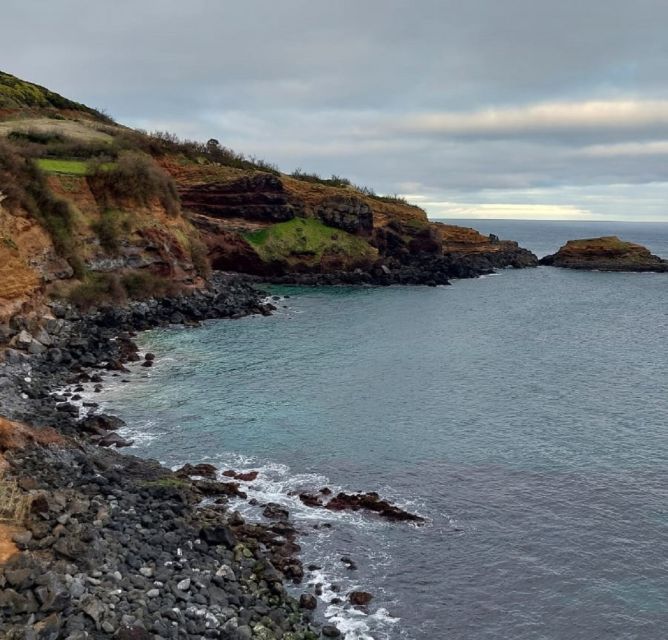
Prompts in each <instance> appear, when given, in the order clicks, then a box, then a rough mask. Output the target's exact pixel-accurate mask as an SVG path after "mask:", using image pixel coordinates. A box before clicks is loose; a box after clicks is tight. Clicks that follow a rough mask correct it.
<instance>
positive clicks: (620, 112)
mask: <svg viewBox="0 0 668 640" xmlns="http://www.w3.org/2000/svg"><path fill="white" fill-rule="evenodd" d="M391 126H392V125H391ZM393 128H394V129H395V130H396V131H397V132H404V133H418V134H422V135H425V134H428V135H444V136H471V137H490V138H497V137H516V136H525V135H529V136H531V135H536V134H551V135H554V134H567V135H576V134H581V133H586V132H596V131H606V132H607V131H612V132H616V133H619V132H620V130H623V131H633V132H638V131H646V130H649V131H651V132H652V133H656V131H657V130H662V131H663V130H667V131H668V100H647V101H642V100H607V101H606V100H596V101H584V102H549V103H541V104H532V105H527V106H521V107H513V108H488V109H484V110H477V111H473V112H469V113H456V112H444V113H427V114H419V115H409V116H405V117H403V118H401V119H399V120H397V121H396V123H394V124H393Z"/></svg>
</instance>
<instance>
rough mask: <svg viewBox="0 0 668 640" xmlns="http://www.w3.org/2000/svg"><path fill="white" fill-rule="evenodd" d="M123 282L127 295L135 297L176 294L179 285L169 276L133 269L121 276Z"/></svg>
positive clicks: (156, 296)
mask: <svg viewBox="0 0 668 640" xmlns="http://www.w3.org/2000/svg"><path fill="white" fill-rule="evenodd" d="M121 283H122V285H123V288H124V289H125V292H126V293H127V296H128V297H129V298H134V299H140V300H141V299H143V298H163V297H165V296H170V295H175V294H177V293H178V292H179V287H178V285H177V284H176V283H174V282H172V281H171V280H170V279H169V278H165V277H164V276H158V275H155V274H154V273H151V272H150V271H132V272H130V273H126V274H125V275H124V276H122V277H121Z"/></svg>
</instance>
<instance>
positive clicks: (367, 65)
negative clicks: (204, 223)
mask: <svg viewBox="0 0 668 640" xmlns="http://www.w3.org/2000/svg"><path fill="white" fill-rule="evenodd" d="M1 16H2V17H1V19H2V38H0V68H1V69H3V70H4V71H7V72H9V73H13V74H14V75H17V76H20V77H22V78H24V79H26V80H30V81H33V82H37V83H38V84H42V85H45V86H47V87H49V88H51V89H53V90H55V91H57V92H59V93H62V94H63V95H65V96H67V97H69V98H73V99H75V100H78V101H81V102H84V103H86V104H88V105H90V106H93V107H98V108H102V109H104V110H105V111H106V112H108V113H109V114H110V115H112V116H113V117H114V118H115V119H116V120H118V121H119V122H122V123H124V124H128V125H130V126H135V127H141V128H144V129H148V130H158V129H159V130H169V131H172V132H175V133H177V134H178V135H180V136H182V137H188V138H195V139H200V140H208V139H209V138H216V139H218V140H219V141H220V142H221V144H224V145H225V146H228V147H231V148H233V149H235V150H238V151H242V152H244V153H246V154H248V155H253V156H257V157H260V158H263V159H265V160H268V161H270V162H273V163H275V164H276V165H278V166H279V168H280V169H281V170H283V171H286V172H290V171H293V170H294V169H297V168H300V169H302V170H305V171H315V172H317V173H319V174H321V175H323V176H329V175H332V174H336V175H341V176H346V177H348V178H350V179H351V180H352V181H353V182H354V183H355V184H359V185H366V186H370V187H373V188H374V189H375V190H376V191H377V192H379V193H387V194H394V193H396V194H401V195H404V196H406V197H407V198H408V199H409V200H411V201H412V202H415V203H416V204H420V205H421V206H423V207H424V208H425V209H426V210H427V212H428V213H429V215H430V216H431V217H435V218H439V217H449V218H524V219H567V220H587V219H589V220H635V221H668V37H666V24H668V2H666V0H634V2H630V1H629V0H577V1H574V0H558V1H557V0H354V1H353V0H329V1H327V2H321V1H319V0H280V2H277V1H276V0H234V1H232V0H218V1H215V0H187V1H185V0H179V1H175V0H152V1H149V0H132V1H129V0H115V1H114V2H91V1H90V0H58V1H54V0H3V2H2V14H1Z"/></svg>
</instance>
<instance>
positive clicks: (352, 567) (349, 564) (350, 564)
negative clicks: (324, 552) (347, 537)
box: [341, 556, 357, 571]
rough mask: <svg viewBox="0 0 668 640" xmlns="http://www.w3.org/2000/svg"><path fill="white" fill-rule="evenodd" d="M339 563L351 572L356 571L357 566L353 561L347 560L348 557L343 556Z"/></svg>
mask: <svg viewBox="0 0 668 640" xmlns="http://www.w3.org/2000/svg"><path fill="white" fill-rule="evenodd" d="M341 562H343V564H345V565H346V567H348V569H350V570H351V571H354V570H355V569H357V564H356V563H355V561H354V560H353V559H352V558H349V557H348V556H343V557H342V558H341Z"/></svg>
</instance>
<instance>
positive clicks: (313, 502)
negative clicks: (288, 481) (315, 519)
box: [299, 493, 325, 507]
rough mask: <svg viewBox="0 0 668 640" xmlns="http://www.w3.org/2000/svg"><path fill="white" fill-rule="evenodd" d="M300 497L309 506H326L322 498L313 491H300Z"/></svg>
mask: <svg viewBox="0 0 668 640" xmlns="http://www.w3.org/2000/svg"><path fill="white" fill-rule="evenodd" d="M299 499H300V500H301V501H302V502H303V503H304V504H305V505H306V506H307V507H324V506H325V505H324V503H323V502H322V500H321V499H320V497H319V496H316V495H313V494H312V493H300V494H299Z"/></svg>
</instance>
